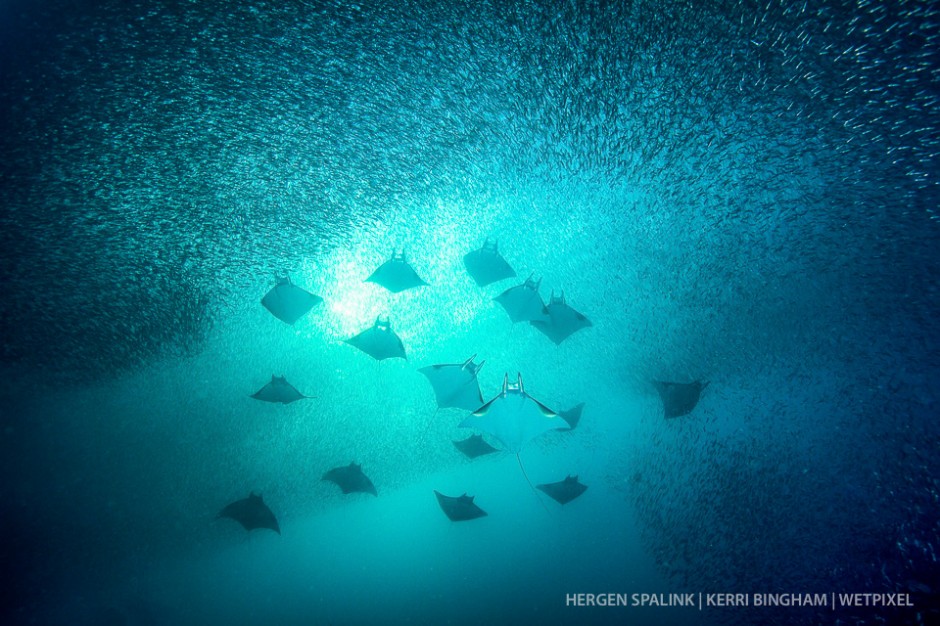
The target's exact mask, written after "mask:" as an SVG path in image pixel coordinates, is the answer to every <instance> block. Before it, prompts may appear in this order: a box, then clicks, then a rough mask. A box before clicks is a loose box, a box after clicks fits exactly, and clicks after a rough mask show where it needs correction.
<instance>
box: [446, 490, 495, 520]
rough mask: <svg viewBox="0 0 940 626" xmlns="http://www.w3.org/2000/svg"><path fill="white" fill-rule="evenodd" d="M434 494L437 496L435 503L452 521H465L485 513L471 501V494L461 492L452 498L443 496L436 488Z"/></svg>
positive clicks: (482, 515)
mask: <svg viewBox="0 0 940 626" xmlns="http://www.w3.org/2000/svg"><path fill="white" fill-rule="evenodd" d="M434 495H435V496H437V503H438V504H439V505H440V506H441V510H442V511H444V515H446V516H447V517H449V518H450V519H451V520H452V521H454V522H465V521H467V520H472V519H476V518H478V517H484V516H485V515H486V511H484V510H483V509H481V508H480V507H478V506H477V505H475V504H474V503H473V496H468V495H467V494H463V495H462V496H460V497H458V498H454V497H452V496H445V495H444V494H442V493H441V492H439V491H437V490H435V491H434Z"/></svg>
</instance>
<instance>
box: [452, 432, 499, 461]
mask: <svg viewBox="0 0 940 626" xmlns="http://www.w3.org/2000/svg"><path fill="white" fill-rule="evenodd" d="M454 446H455V447H456V448H457V449H458V450H460V451H461V452H463V453H464V454H465V455H467V457H469V458H471V459H475V458H477V457H478V456H483V455H484V454H492V453H493V452H499V450H497V449H496V448H494V447H493V446H491V445H490V444H488V443H486V441H484V440H483V435H470V436H469V437H467V438H466V439H462V440H460V441H455V442H454Z"/></svg>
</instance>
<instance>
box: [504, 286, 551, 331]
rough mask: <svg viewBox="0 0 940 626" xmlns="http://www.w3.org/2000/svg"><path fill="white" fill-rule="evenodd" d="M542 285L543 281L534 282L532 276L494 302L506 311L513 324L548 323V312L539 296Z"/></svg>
mask: <svg viewBox="0 0 940 626" xmlns="http://www.w3.org/2000/svg"><path fill="white" fill-rule="evenodd" d="M541 283H542V281H541V279H539V280H538V281H534V280H532V277H531V276H530V277H529V278H527V279H526V281H525V282H524V283H522V284H521V285H516V286H515V287H510V288H509V289H507V290H506V291H504V292H503V293H501V294H499V295H498V296H496V297H495V298H493V300H495V301H496V302H498V303H499V304H500V305H501V306H502V307H503V308H504V309H506V313H508V314H509V319H511V320H512V321H513V322H530V321H533V320H542V321H548V320H549V317H548V311H547V310H546V309H545V303H544V302H543V301H542V296H540V295H539V285H540V284H541Z"/></svg>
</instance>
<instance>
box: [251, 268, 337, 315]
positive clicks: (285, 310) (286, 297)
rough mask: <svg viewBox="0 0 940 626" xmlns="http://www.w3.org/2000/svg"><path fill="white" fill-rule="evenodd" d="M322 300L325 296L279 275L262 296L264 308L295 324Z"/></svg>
mask: <svg viewBox="0 0 940 626" xmlns="http://www.w3.org/2000/svg"><path fill="white" fill-rule="evenodd" d="M321 302H323V298H321V297H320V296H315V295H313V294H312V293H309V292H307V291H304V290H303V289H301V288H300V287H297V286H296V285H294V284H293V283H291V281H290V278H289V277H287V276H283V277H278V278H277V279H276V281H275V283H274V287H272V288H271V290H270V291H268V293H266V294H264V297H263V298H261V304H262V305H263V306H264V308H266V309H267V310H268V311H270V312H271V315H273V316H274V317H276V318H277V319H279V320H281V321H282V322H285V323H287V324H293V323H294V322H296V321H297V320H299V319H300V318H301V317H303V316H304V315H306V314H307V311H309V310H310V309H312V308H313V307H315V306H316V305H318V304H320V303H321Z"/></svg>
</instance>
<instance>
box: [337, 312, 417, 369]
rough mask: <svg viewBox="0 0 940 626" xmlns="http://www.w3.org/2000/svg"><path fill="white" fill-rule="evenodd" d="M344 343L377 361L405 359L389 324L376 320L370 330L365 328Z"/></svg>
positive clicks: (402, 349)
mask: <svg viewBox="0 0 940 626" xmlns="http://www.w3.org/2000/svg"><path fill="white" fill-rule="evenodd" d="M346 343H348V344H349V345H351V346H355V347H357V348H359V349H360V350H362V351H363V352H365V353H366V354H368V355H369V356H371V357H372V358H373V359H375V360H377V361H381V360H383V359H406V360H407V358H408V357H406V356H405V346H404V345H402V343H401V339H399V337H398V335H396V334H395V331H393V330H392V325H391V323H390V322H389V321H388V320H386V321H384V322H383V321H382V319H381V318H376V320H375V324H373V325H372V328H367V329H366V330H364V331H362V332H361V333H359V334H358V335H356V336H355V337H351V338H350V339H346Z"/></svg>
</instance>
